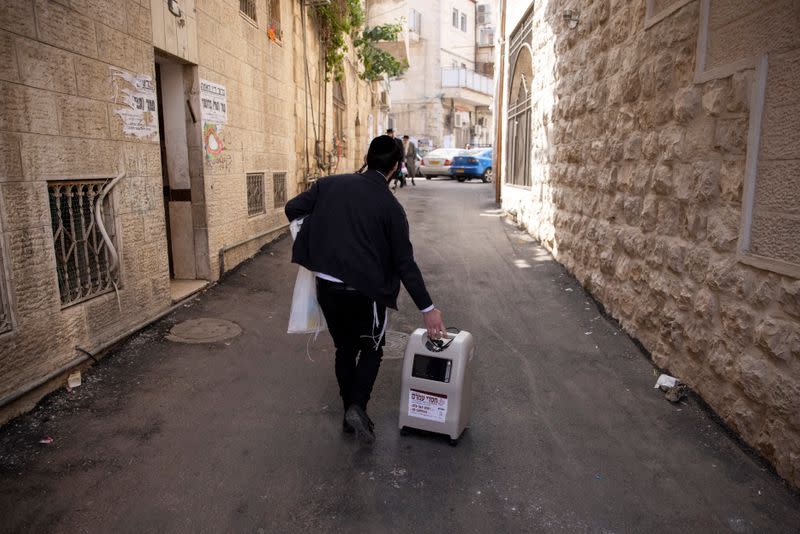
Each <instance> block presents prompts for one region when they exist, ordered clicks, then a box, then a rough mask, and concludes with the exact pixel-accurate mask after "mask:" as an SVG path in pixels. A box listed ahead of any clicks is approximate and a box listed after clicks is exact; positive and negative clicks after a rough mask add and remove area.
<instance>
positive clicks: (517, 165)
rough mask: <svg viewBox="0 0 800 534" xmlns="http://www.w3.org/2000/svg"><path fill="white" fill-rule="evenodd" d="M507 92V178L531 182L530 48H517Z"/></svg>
mask: <svg viewBox="0 0 800 534" xmlns="http://www.w3.org/2000/svg"><path fill="white" fill-rule="evenodd" d="M512 65H513V70H512V71H511V72H512V76H511V85H510V86H509V94H508V130H507V132H508V141H507V145H506V146H507V151H506V173H505V176H506V179H505V182H506V183H507V184H509V185H517V186H521V187H530V185H531V80H532V79H533V62H532V57H531V52H530V48H528V47H527V46H522V47H520V48H519V49H518V50H517V53H516V57H515V58H514V60H513V62H512Z"/></svg>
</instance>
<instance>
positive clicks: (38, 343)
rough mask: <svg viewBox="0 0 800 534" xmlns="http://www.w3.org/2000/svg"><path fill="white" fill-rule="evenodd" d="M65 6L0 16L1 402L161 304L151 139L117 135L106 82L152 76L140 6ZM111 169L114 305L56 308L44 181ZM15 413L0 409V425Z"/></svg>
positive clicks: (114, 94) (38, 4) (157, 192)
mask: <svg viewBox="0 0 800 534" xmlns="http://www.w3.org/2000/svg"><path fill="white" fill-rule="evenodd" d="M65 4H67V3H57V2H48V1H44V0H37V1H30V0H9V1H6V2H3V6H2V9H0V42H2V45H3V53H2V54H1V55H0V91H2V94H3V97H2V101H3V105H2V106H0V138H2V147H1V148H0V249H2V250H1V251H0V253H2V254H3V255H4V263H5V267H6V270H5V272H4V273H3V272H0V276H4V280H3V285H4V286H5V288H6V289H7V291H8V293H9V295H8V296H9V297H10V308H11V315H12V318H13V329H12V331H11V332H9V333H6V334H2V335H0V377H2V379H0V398H2V397H5V396H7V395H10V394H12V393H14V392H16V391H18V390H20V389H21V388H23V387H24V386H25V385H26V384H31V383H33V382H35V381H36V380H38V379H40V378H42V377H44V376H45V375H47V374H48V373H50V372H52V371H54V370H55V369H58V368H59V367H61V366H62V365H65V364H68V363H70V362H72V361H73V360H75V359H76V358H77V357H79V356H80V355H81V353H80V352H78V351H77V350H76V349H75V347H76V346H79V347H81V348H83V349H85V350H88V351H90V352H91V351H95V350H96V349H97V348H98V347H99V346H101V345H102V344H103V343H105V342H107V341H109V340H111V339H113V338H115V337H116V336H118V335H120V334H122V333H123V332H125V331H126V330H128V329H130V328H132V327H133V326H135V325H138V324H140V323H141V322H142V321H144V320H145V319H147V318H148V317H153V316H155V315H156V314H157V313H158V312H160V311H162V310H164V309H166V308H167V306H168V305H169V303H170V296H169V272H168V266H167V253H166V238H165V229H164V207H163V201H162V194H161V164H160V155H159V145H158V134H157V131H156V133H155V135H150V136H149V137H146V138H138V137H136V136H134V135H131V134H129V133H126V132H125V131H124V129H123V124H122V122H121V119H120V117H119V115H118V114H117V113H116V112H117V110H118V109H120V108H121V107H124V105H123V101H122V99H121V95H120V94H119V92H118V90H117V88H118V85H116V84H115V82H114V80H113V77H112V69H121V70H124V71H126V72H128V73H132V74H136V75H146V76H151V77H152V76H154V61H153V49H152V45H151V44H150V35H149V32H150V17H149V13H150V12H149V5H141V4H140V3H139V2H116V3H114V5H111V3H108V4H109V5H106V6H104V7H103V6H100V7H98V8H95V7H89V6H87V5H84V4H83V3H73V4H75V5H74V6H73V7H69V6H67V5H65ZM101 7H102V8H101ZM120 170H122V171H125V173H126V176H125V178H124V179H123V180H122V181H121V182H120V183H119V185H118V186H117V187H116V188H115V189H114V190H113V191H112V193H111V199H112V205H113V212H114V218H115V221H114V222H115V225H116V229H117V245H118V249H119V250H120V251H121V274H120V285H119V295H118V296H117V295H116V294H115V292H114V291H111V292H110V293H105V294H103V295H101V296H98V297H95V298H93V299H91V300H87V301H85V302H82V303H80V304H76V305H72V306H69V307H62V305H61V301H60V298H59V288H58V281H57V278H56V256H55V252H54V241H53V230H52V227H51V217H50V208H49V200H48V190H47V182H48V181H53V180H81V179H93V178H106V179H107V178H112V177H114V176H115V175H116V174H117V173H118V172H119V171H120ZM118 299H119V300H118ZM20 407H21V405H16V406H12V407H10V408H6V409H2V410H0V422H1V421H3V420H5V419H7V418H8V417H10V416H12V415H14V414H15V413H17V411H18V410H19V409H20Z"/></svg>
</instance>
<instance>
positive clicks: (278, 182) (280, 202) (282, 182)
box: [272, 172, 286, 208]
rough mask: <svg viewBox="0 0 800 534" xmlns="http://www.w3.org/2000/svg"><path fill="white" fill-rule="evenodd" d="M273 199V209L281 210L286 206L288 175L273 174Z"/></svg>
mask: <svg viewBox="0 0 800 534" xmlns="http://www.w3.org/2000/svg"><path fill="white" fill-rule="evenodd" d="M272 198H273V199H274V203H273V206H272V207H273V208H280V207H282V206H284V205H285V204H286V173H285V172H273V173H272Z"/></svg>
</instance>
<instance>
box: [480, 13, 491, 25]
mask: <svg viewBox="0 0 800 534" xmlns="http://www.w3.org/2000/svg"><path fill="white" fill-rule="evenodd" d="M491 23H492V15H491V14H489V13H481V14H479V15H478V25H479V26H480V25H482V24H491Z"/></svg>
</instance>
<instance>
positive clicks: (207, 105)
mask: <svg viewBox="0 0 800 534" xmlns="http://www.w3.org/2000/svg"><path fill="white" fill-rule="evenodd" d="M200 110H201V116H202V119H203V123H212V122H213V123H215V124H218V125H220V124H226V123H227V122H228V92H227V90H226V89H225V86H224V85H220V84H218V83H214V82H209V81H208V80H200Z"/></svg>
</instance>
